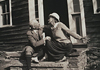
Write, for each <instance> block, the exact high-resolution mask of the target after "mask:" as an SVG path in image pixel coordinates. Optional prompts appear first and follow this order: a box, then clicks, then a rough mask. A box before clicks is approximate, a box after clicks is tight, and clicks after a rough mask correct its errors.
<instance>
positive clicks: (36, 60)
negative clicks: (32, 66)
mask: <svg viewBox="0 0 100 70" xmlns="http://www.w3.org/2000/svg"><path fill="white" fill-rule="evenodd" d="M31 59H32V62H35V63H39V60H38V57H32V58H31Z"/></svg>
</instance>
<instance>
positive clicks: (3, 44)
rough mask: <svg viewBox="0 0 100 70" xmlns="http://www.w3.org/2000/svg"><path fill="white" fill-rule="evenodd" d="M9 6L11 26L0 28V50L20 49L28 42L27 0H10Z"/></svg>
mask: <svg viewBox="0 0 100 70" xmlns="http://www.w3.org/2000/svg"><path fill="white" fill-rule="evenodd" d="M11 6H12V24H13V26H11V27H4V28H0V50H3V51H4V50H7V51H11V50H12V51H14V50H17V51H18V50H22V48H23V47H25V45H26V44H27V43H28V40H27V35H26V32H27V30H28V29H29V26H28V23H29V11H28V0H11Z"/></svg>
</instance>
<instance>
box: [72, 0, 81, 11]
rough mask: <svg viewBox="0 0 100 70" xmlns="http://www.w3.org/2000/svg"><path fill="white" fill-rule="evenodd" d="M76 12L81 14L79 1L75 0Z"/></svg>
mask: <svg viewBox="0 0 100 70" xmlns="http://www.w3.org/2000/svg"><path fill="white" fill-rule="evenodd" d="M73 6H74V12H80V5H79V0H73Z"/></svg>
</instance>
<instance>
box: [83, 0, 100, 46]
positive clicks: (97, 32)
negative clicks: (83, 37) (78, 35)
mask: <svg viewBox="0 0 100 70" xmlns="http://www.w3.org/2000/svg"><path fill="white" fill-rule="evenodd" d="M83 3H84V10H85V19H86V30H87V36H88V37H89V38H90V43H89V44H88V46H89V47H100V14H94V12H93V3H92V0H84V2H83Z"/></svg>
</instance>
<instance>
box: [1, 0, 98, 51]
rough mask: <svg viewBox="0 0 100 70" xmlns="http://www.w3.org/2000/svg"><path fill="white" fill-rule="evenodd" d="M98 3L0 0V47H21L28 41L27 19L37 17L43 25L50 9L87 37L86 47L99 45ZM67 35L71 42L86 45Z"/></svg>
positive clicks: (95, 1) (93, 1)
mask: <svg viewBox="0 0 100 70" xmlns="http://www.w3.org/2000/svg"><path fill="white" fill-rule="evenodd" d="M99 3H100V1H99V0H0V50H21V49H22V48H23V47H25V45H26V44H27V42H28V40H27V36H26V32H27V30H28V28H29V26H28V24H29V22H30V21H31V20H32V19H37V20H38V21H39V23H40V24H41V25H45V24H47V23H48V15H49V14H50V13H53V12H56V13H58V14H59V16H60V21H61V22H63V23H64V24H65V25H66V26H68V27H69V28H70V29H71V30H72V31H74V32H76V33H78V34H79V35H81V36H83V37H86V36H87V37H89V38H90V42H89V43H88V45H87V46H88V47H99V45H100V40H99V38H100V29H99V27H100V24H99V23H100V19H99V18H100V12H99V8H100V4H99ZM70 38H71V41H72V43H73V45H79V46H80V45H81V46H82V45H84V44H86V43H85V42H84V41H80V40H76V39H74V38H73V37H71V36H70Z"/></svg>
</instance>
